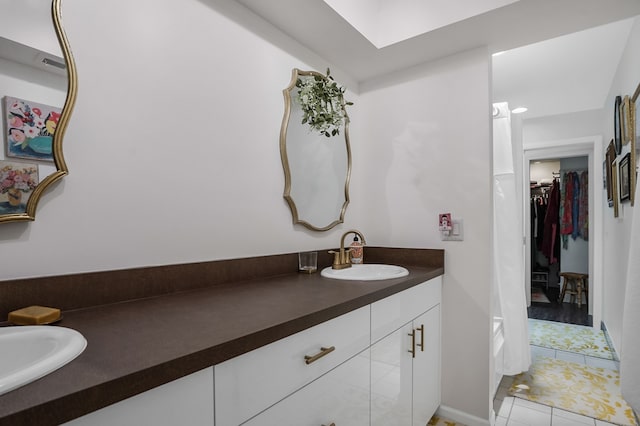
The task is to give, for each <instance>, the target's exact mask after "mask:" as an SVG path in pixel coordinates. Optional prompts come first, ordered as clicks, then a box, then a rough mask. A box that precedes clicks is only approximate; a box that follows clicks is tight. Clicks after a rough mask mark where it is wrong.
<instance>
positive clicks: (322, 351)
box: [304, 346, 336, 426]
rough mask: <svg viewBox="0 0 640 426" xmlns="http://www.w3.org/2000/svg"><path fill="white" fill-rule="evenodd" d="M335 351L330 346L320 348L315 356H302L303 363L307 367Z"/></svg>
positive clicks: (333, 347) (334, 348)
mask: <svg viewBox="0 0 640 426" xmlns="http://www.w3.org/2000/svg"><path fill="white" fill-rule="evenodd" d="M335 350H336V347H335V346H331V347H329V348H325V347H321V348H320V352H318V353H317V354H315V355H305V356H304V362H305V363H306V364H307V365H309V364H311V363H312V362H315V361H317V360H319V359H320V358H322V357H323V356H325V355H328V354H330V353H331V352H333V351H335ZM329 426H331V425H329Z"/></svg>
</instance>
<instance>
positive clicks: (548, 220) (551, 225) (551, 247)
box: [540, 179, 560, 265]
mask: <svg viewBox="0 0 640 426" xmlns="http://www.w3.org/2000/svg"><path fill="white" fill-rule="evenodd" d="M559 211H560V189H559V185H558V180H557V179H554V180H553V184H552V185H551V192H550V193H549V200H548V204H547V212H546V214H545V217H544V232H543V234H544V235H543V240H542V247H541V250H540V251H541V252H542V254H543V255H545V256H546V257H547V259H549V264H550V265H552V264H554V263H556V262H557V261H558V257H559V256H558V255H559V248H558V244H556V239H557V237H558V235H559V233H558V232H559V229H558V217H559Z"/></svg>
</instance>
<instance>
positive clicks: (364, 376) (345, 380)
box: [243, 349, 370, 426]
mask: <svg viewBox="0 0 640 426" xmlns="http://www.w3.org/2000/svg"><path fill="white" fill-rule="evenodd" d="M369 365H370V360H369V350H368V349H366V350H365V351H363V352H361V353H359V354H358V355H356V356H355V357H353V358H351V359H350V360H348V361H347V362H345V363H344V364H341V365H340V366H338V367H336V368H335V369H333V370H331V371H330V372H328V373H327V374H325V375H323V376H322V377H320V378H319V379H318V380H315V381H314V382H313V383H310V384H308V385H307V386H305V387H303V388H302V389H300V390H299V391H297V392H295V393H294V394H292V395H290V396H288V397H287V398H285V399H284V400H282V401H280V402H278V403H277V404H276V405H274V406H272V407H270V408H269V409H268V410H266V411H264V412H262V413H260V414H258V415H257V416H256V417H254V418H252V419H251V420H249V421H248V422H247V423H244V424H243V426H265V425H282V426H285V425H295V426H320V425H330V424H335V425H336V426H369Z"/></svg>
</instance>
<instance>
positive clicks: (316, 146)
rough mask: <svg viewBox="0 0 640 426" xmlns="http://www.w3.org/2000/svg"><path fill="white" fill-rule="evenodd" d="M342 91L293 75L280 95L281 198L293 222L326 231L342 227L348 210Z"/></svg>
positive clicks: (318, 77) (316, 77)
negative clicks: (338, 226) (282, 171)
mask: <svg viewBox="0 0 640 426" xmlns="http://www.w3.org/2000/svg"><path fill="white" fill-rule="evenodd" d="M343 93H344V89H343V88H341V87H340V86H339V85H338V84H337V83H336V82H335V81H334V80H333V78H332V77H330V76H329V70H327V75H323V74H320V73H318V72H316V71H300V70H298V69H294V70H293V72H292V76H291V82H290V83H289V85H288V86H287V87H286V88H285V89H284V90H283V94H284V101H285V111H284V118H283V120H282V127H281V129H280V156H281V158H282V166H283V168H284V175H285V190H284V198H285V199H286V201H287V203H288V204H289V207H290V208H291V213H292V216H293V222H294V223H296V224H301V225H303V226H305V227H307V228H308V229H311V230H314V231H326V230H329V229H331V228H333V227H334V226H336V225H337V224H339V223H342V222H343V221H344V215H345V212H346V209H347V205H348V204H349V178H350V176H351V147H350V145H349V116H348V115H347V112H346V109H345V106H346V105H351V103H348V102H345V100H344V97H343Z"/></svg>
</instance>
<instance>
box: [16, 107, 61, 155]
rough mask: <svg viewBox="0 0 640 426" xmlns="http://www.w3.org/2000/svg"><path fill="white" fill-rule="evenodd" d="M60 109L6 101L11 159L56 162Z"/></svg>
mask: <svg viewBox="0 0 640 426" xmlns="http://www.w3.org/2000/svg"><path fill="white" fill-rule="evenodd" d="M61 111H62V110H61V109H60V108H56V107H52V106H49V105H43V104H38V103H35V102H31V101H26V100H23V99H18V98H12V97H9V96H6V97H5V114H6V115H5V117H6V135H7V157H14V158H27V159H32V160H45V161H53V135H54V133H55V131H56V127H57V125H58V121H59V120H60V113H61Z"/></svg>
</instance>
